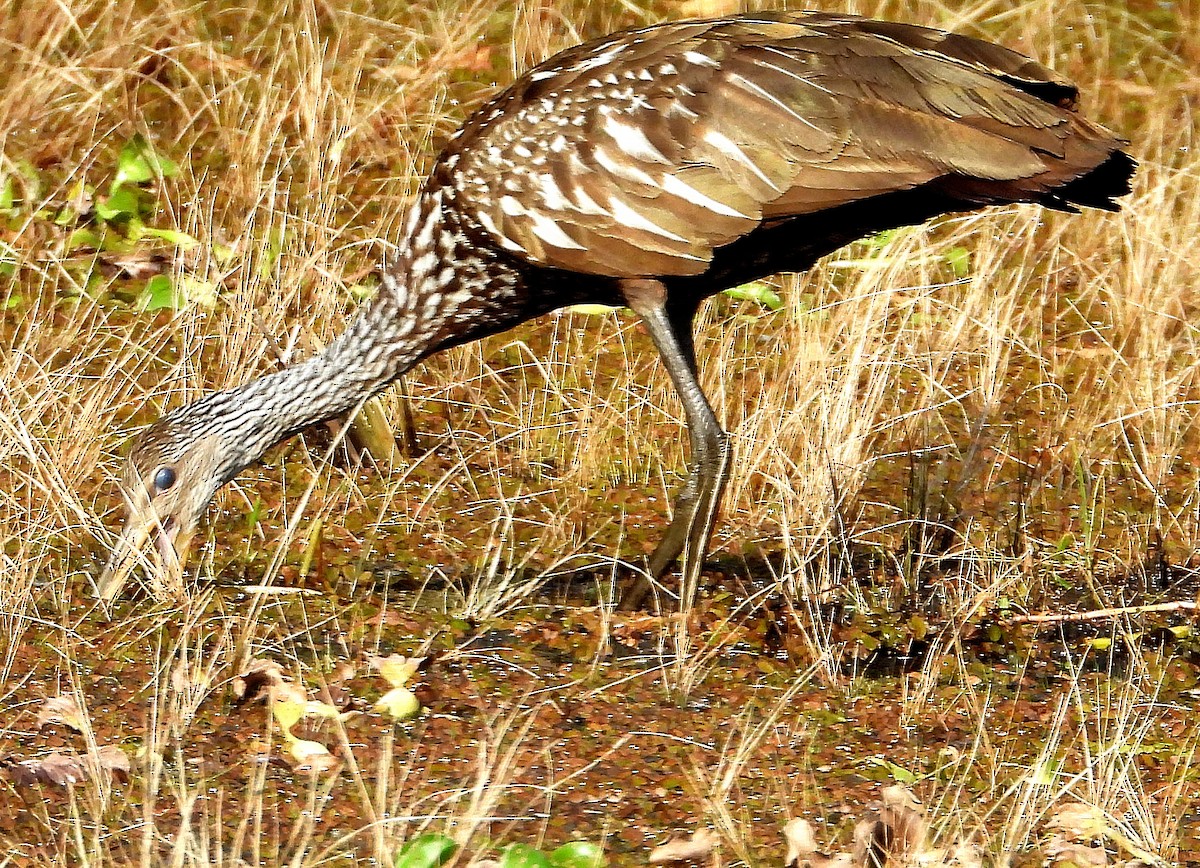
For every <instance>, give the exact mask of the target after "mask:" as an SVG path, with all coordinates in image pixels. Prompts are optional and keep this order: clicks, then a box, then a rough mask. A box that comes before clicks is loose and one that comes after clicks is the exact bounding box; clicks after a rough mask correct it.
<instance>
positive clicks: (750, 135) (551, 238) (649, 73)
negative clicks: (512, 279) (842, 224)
mask: <svg viewBox="0 0 1200 868" xmlns="http://www.w3.org/2000/svg"><path fill="white" fill-rule="evenodd" d="M1076 99H1077V91H1076V88H1075V86H1074V85H1073V84H1072V83H1071V82H1069V81H1068V80H1066V79H1064V78H1062V77H1061V76H1059V75H1057V74H1056V73H1054V72H1053V71H1051V70H1049V69H1047V68H1046V67H1044V66H1042V65H1040V64H1038V63H1036V62H1035V61H1032V60H1030V59H1028V58H1026V57H1024V56H1022V55H1020V54H1017V53H1016V52H1013V51H1009V50H1008V49H1005V48H1001V47H999V46H996V45H993V44H991V43H987V42H984V41H981V40H977V39H972V38H970V37H965V36H960V35H955V34H947V33H943V32H941V31H937V30H933V29H929V28H924V27H917V26H913V25H905V24H893V23H887V22H879V21H872V20H868V19H863V18H857V17H854V16H846V15H827V14H821V13H801V14H792V13H781V14H756V15H745V16H737V17H733V18H726V19H718V20H713V21H693V22H681V23H676V24H668V25H662V26H658V27H652V28H646V29H643V30H638V31H627V32H624V33H619V34H614V35H611V36H608V37H605V38H603V39H600V40H596V41H594V42H591V43H587V44H585V45H582V46H579V47H577V48H574V49H571V50H569V51H566V52H564V53H562V54H559V55H556V56H555V57H554V58H552V59H551V60H549V61H547V62H546V63H545V64H542V65H541V66H538V67H536V68H534V69H532V70H530V71H529V72H527V73H526V74H525V75H523V76H522V77H521V78H520V79H519V80H518V81H517V82H515V83H514V84H513V85H512V86H511V87H509V88H508V89H506V90H505V91H504V92H503V93H501V94H500V95H499V96H497V97H496V98H495V99H494V100H492V101H491V102H490V103H488V104H487V105H485V106H484V107H482V108H481V109H480V110H479V111H477V112H476V113H475V114H474V115H473V116H472V117H471V118H470V119H469V120H468V121H467V123H466V124H465V125H464V127H463V129H462V130H461V131H460V134H459V135H458V136H457V137H456V138H455V140H454V141H452V142H451V144H450V145H449V147H448V148H447V149H446V151H445V152H444V153H443V155H442V157H441V159H440V161H439V166H438V170H437V171H435V174H434V177H433V179H432V181H431V184H432V185H436V186H438V187H439V188H440V189H442V190H443V192H444V195H445V196H446V197H447V199H448V200H449V201H452V202H453V207H455V208H456V209H458V211H459V212H460V213H461V214H462V215H464V216H465V217H466V218H468V219H469V220H470V221H471V222H472V223H474V224H476V225H477V226H479V227H480V228H481V229H482V230H483V231H485V232H486V235H487V237H488V238H489V239H490V241H491V242H492V243H493V244H495V245H496V246H497V247H498V248H500V249H502V250H503V251H506V252H507V253H509V254H511V255H513V256H514V257H516V258H518V259H520V260H522V261H525V262H528V263H530V264H532V265H535V266H544V267H548V268H551V269H558V270H566V271H570V272H575V273H583V274H588V275H596V276H603V277H613V278H627V277H644V276H656V277H662V278H672V277H676V278H686V277H693V276H700V275H704V274H705V273H706V272H710V271H711V269H712V266H713V261H714V258H716V259H720V258H721V257H720V255H719V254H718V251H720V250H722V248H726V247H728V246H730V245H734V244H735V243H738V242H742V241H744V240H745V239H746V238H747V237H748V236H751V235H754V234H756V233H761V232H765V231H769V230H771V229H773V228H774V227H777V226H779V225H781V224H786V223H788V222H790V221H795V220H800V221H801V222H802V225H803V226H804V227H805V228H806V231H812V229H813V227H814V226H815V225H816V224H814V222H813V221H812V220H805V219H804V218H805V217H806V216H811V215H815V214H828V213H832V212H836V211H837V209H840V208H844V207H846V206H854V205H855V204H857V203H861V202H864V201H867V200H878V201H879V202H881V203H883V202H887V201H889V200H888V199H887V198H886V197H888V196H889V195H891V194H896V193H899V192H904V191H913V190H920V191H928V193H929V195H930V196H932V197H934V198H933V199H931V200H930V201H934V199H936V201H937V203H938V207H937V209H935V210H955V209H965V208H971V207H976V206H979V205H983V204H990V203H1003V202H1016V201H1034V202H1041V203H1042V204H1046V205H1050V206H1052V207H1060V208H1067V209H1070V208H1071V207H1072V205H1073V204H1076V203H1077V204H1083V205H1089V206H1095V207H1107V208H1113V207H1115V206H1113V205H1112V199H1113V197H1115V196H1119V195H1122V194H1123V193H1125V192H1128V189H1129V188H1128V178H1129V175H1130V174H1131V173H1132V169H1133V161H1132V160H1130V159H1129V158H1128V157H1126V156H1125V155H1124V154H1121V153H1120V147H1121V145H1122V144H1123V143H1122V141H1121V140H1120V139H1119V138H1118V137H1117V136H1115V135H1114V134H1112V133H1111V132H1109V131H1108V130H1105V129H1104V128H1103V127H1100V126H1099V125H1097V124H1094V123H1091V122H1089V121H1087V120H1086V119H1084V118H1083V117H1082V116H1081V115H1079V114H1078V113H1077V112H1076V110H1075V105H1076ZM927 210H929V209H928V208H923V207H922V208H916V209H915V210H914V212H913V213H914V214H918V216H917V217H915V218H913V219H904V220H900V219H899V218H901V217H904V215H901V214H898V219H897V221H896V222H897V225H898V224H899V223H900V222H914V220H915V219H924V217H925V216H928V215H927V214H925V213H924V212H925V211H927ZM918 212H919V213H918ZM868 222H870V221H868ZM885 223H886V221H885ZM864 231H866V230H864ZM841 243H844V241H843V242H841ZM786 264H787V263H786V262H781V265H780V267H783V266H784V265H786ZM766 265H770V263H767V264H766ZM764 267H766V266H764Z"/></svg>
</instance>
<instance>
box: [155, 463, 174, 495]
mask: <svg viewBox="0 0 1200 868" xmlns="http://www.w3.org/2000/svg"><path fill="white" fill-rule="evenodd" d="M174 484H175V470H174V469H173V468H170V467H160V468H158V470H156V471H154V487H155V488H157V489H158V490H159V491H166V490H167V489H168V488H170V487H171V486H172V485H174Z"/></svg>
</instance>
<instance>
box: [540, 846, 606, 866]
mask: <svg viewBox="0 0 1200 868" xmlns="http://www.w3.org/2000/svg"><path fill="white" fill-rule="evenodd" d="M550 862H551V863H552V864H553V865H554V866H555V868H604V866H605V865H607V864H608V860H607V859H605V858H604V851H603V850H602V849H600V846H599V845H598V844H593V843H592V842H591V841H572V842H571V843H570V844H563V845H562V846H561V847H559V848H558V849H557V850H555V851H554V852H553V853H551V854H550Z"/></svg>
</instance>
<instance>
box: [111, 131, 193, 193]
mask: <svg viewBox="0 0 1200 868" xmlns="http://www.w3.org/2000/svg"><path fill="white" fill-rule="evenodd" d="M178 173H179V166H177V165H176V164H175V163H173V162H172V161H171V160H168V159H167V158H166V157H163V156H160V155H159V154H157V153H155V151H154V149H153V148H152V147H150V143H149V142H147V141H146V139H145V138H144V137H143V136H142V134H141V133H138V134H137V135H136V136H134V137H133V138H132V139H130V140H129V141H128V142H126V143H125V147H123V148H121V153H120V154H119V155H118V156H117V174H116V177H115V178H113V182H112V190H113V192H116V190H118V189H119V188H120V187H123V186H124V185H125V184H145V183H146V182H148V181H153V180H155V179H156V178H170V177H172V176H173V175H177V174H178Z"/></svg>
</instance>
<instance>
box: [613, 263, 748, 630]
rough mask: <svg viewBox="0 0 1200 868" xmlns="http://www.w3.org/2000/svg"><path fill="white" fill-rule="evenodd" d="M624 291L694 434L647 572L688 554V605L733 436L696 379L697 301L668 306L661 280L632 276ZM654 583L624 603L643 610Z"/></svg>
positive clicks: (640, 586) (684, 582)
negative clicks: (685, 475) (683, 480)
mask: <svg viewBox="0 0 1200 868" xmlns="http://www.w3.org/2000/svg"><path fill="white" fill-rule="evenodd" d="M622 291H623V292H624V295H625V299H626V301H628V302H629V306H630V307H631V308H633V310H634V311H635V312H636V313H637V314H638V316H640V317H641V318H642V322H643V323H645V325H646V329H647V330H648V331H649V332H650V337H651V339H652V340H653V341H654V345H655V347H657V348H658V352H659V355H660V356H661V357H662V360H663V365H664V366H665V367H666V369H667V373H668V374H669V375H670V377H671V382H672V383H673V384H674V386H675V391H676V392H677V393H678V394H679V398H680V400H681V401H682V402H683V411H684V416H685V417H686V419H687V424H688V432H689V434H690V435H691V441H692V454H691V468H690V471H689V473H688V479H687V482H686V483H685V484H684V486H683V490H682V491H681V492H680V493H679V495H678V497H677V498H676V501H675V514H674V516H673V517H672V519H671V524H670V525H669V526H668V527H667V531H666V533H665V534H664V535H663V538H662V541H661V542H660V543H659V544H658V547H657V548H656V549H655V550H654V553H653V554H652V555H651V556H650V561H649V565H648V572H649V573H650V575H651V576H653V577H654V578H658V577H660V576H661V575H662V574H663V573H665V572H666V571H667V570H668V569H669V568H670V567H671V564H673V563H674V562H675V560H676V559H677V558H678V557H679V556H680V554H682V555H683V569H682V579H681V582H680V605H681V607H686V606H687V605H688V604H689V603H690V602H691V600H692V598H693V596H694V595H695V592H696V588H697V586H698V584H699V579H700V567H701V565H702V563H703V561H704V554H705V551H706V549H707V547H708V539H709V535H710V534H711V533H712V524H713V519H714V518H715V516H716V513H717V508H718V507H719V506H720V502H721V493H722V492H723V491H724V489H725V482H726V480H727V479H728V475H729V435H728V434H727V433H725V431H724V430H722V428H721V424H720V422H718V421H717V416H716V414H715V413H713V410H712V407H711V406H710V405H709V403H708V399H707V398H706V397H705V396H704V391H703V390H702V389H701V388H700V381H699V379H698V378H697V369H696V354H695V350H694V347H693V343H692V318H693V316H694V315H695V312H696V304H695V303H694V302H690V301H689V302H684V303H678V304H674V305H671V304H668V301H667V290H666V287H665V286H663V284H662V283H661V282H659V281H656V280H627V281H623V282H622ZM651 590H652V588H651V585H650V583H649V582H647V581H645V580H642V581H639V582H638V583H637V584H636V585H635V586H634V587H633V588H631V589H630V590H629V592H628V593H627V594H626V595H625V598H624V599H623V600H622V601H621V605H622V607H623V608H626V609H636V608H640V607H641V606H642V605H643V604H644V603H645V602H646V598H647V596H648V595H649V594H650V592H651Z"/></svg>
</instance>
